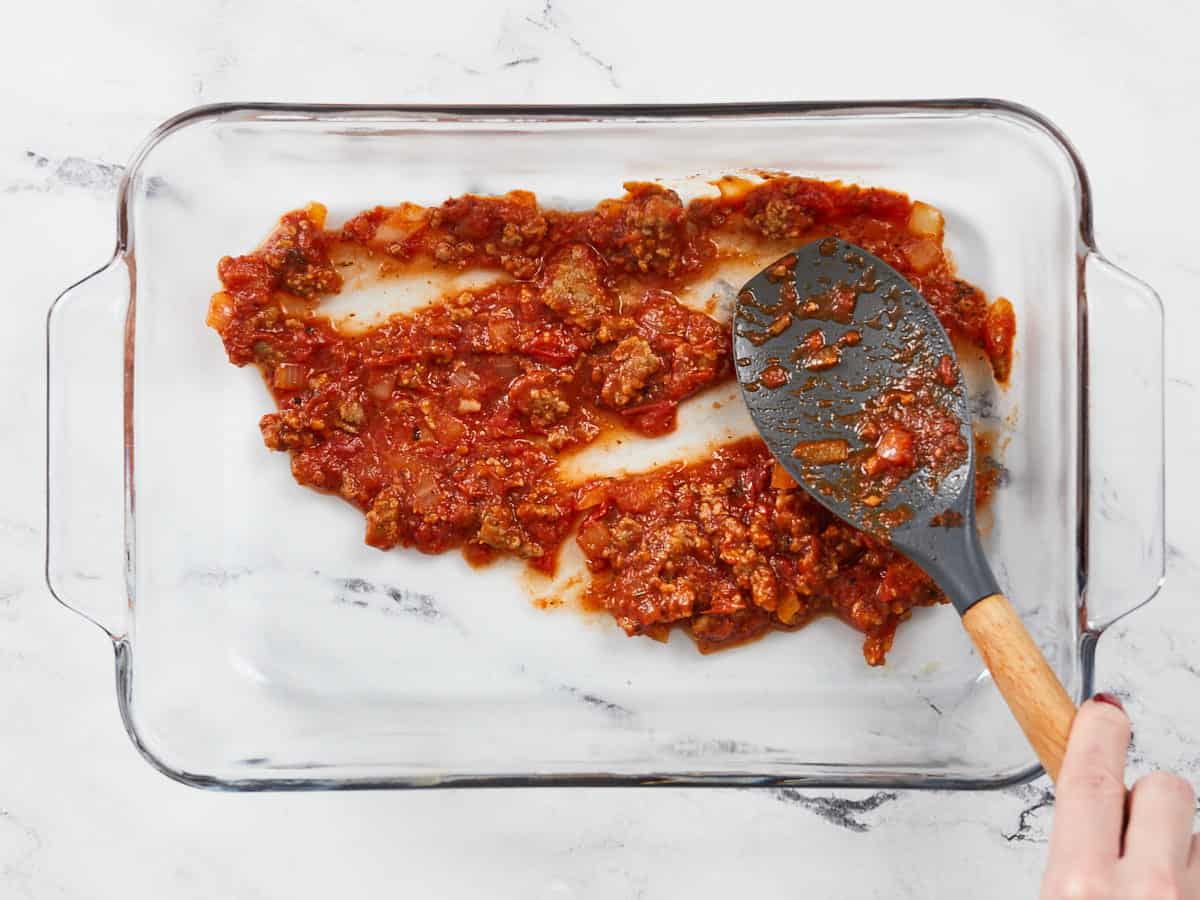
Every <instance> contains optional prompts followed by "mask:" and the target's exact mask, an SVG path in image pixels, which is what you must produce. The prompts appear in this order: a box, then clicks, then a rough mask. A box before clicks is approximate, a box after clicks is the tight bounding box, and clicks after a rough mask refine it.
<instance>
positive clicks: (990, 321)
mask: <svg viewBox="0 0 1200 900" xmlns="http://www.w3.org/2000/svg"><path fill="white" fill-rule="evenodd" d="M983 331H984V340H985V341H986V343H987V354H988V359H989V360H991V363H992V373H993V374H994V375H995V377H996V380H997V381H999V382H1000V383H1002V384H1003V383H1004V382H1006V381H1008V375H1009V372H1010V371H1011V369H1012V351H1013V339H1014V338H1015V337H1016V333H1017V320H1016V317H1015V316H1014V315H1013V307H1012V304H1011V303H1009V302H1008V300H1006V299H1005V298H1003V297H997V298H996V301H995V302H994V303H992V305H991V306H989V307H988V311H987V319H986V320H985V323H984V328H983Z"/></svg>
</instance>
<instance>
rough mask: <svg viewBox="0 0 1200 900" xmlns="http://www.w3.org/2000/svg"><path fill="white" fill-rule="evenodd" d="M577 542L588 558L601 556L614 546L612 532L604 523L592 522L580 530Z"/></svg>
mask: <svg viewBox="0 0 1200 900" xmlns="http://www.w3.org/2000/svg"><path fill="white" fill-rule="evenodd" d="M575 540H576V541H577V542H578V543H579V548H580V549H581V550H583V552H584V553H586V554H587V555H588V556H600V555H601V554H602V553H603V552H604V550H605V549H607V548H608V546H609V545H610V544H612V532H610V531H609V530H608V526H607V525H605V524H604V523H603V522H596V521H592V522H588V523H587V524H585V525H584V526H582V527H581V528H580V529H579V535H578V536H577V537H576V538H575Z"/></svg>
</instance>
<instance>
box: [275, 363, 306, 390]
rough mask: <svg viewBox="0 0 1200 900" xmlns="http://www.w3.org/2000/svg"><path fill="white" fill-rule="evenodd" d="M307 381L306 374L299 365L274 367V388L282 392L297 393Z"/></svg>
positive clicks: (285, 364)
mask: <svg viewBox="0 0 1200 900" xmlns="http://www.w3.org/2000/svg"><path fill="white" fill-rule="evenodd" d="M307 381H308V372H307V371H306V370H305V368H304V366H302V365H300V364H299V363H280V364H279V365H278V366H276V367H275V378H274V384H275V387H277V388H279V389H280V390H282V391H298V390H299V389H300V388H302V387H304V385H305V384H306V383H307Z"/></svg>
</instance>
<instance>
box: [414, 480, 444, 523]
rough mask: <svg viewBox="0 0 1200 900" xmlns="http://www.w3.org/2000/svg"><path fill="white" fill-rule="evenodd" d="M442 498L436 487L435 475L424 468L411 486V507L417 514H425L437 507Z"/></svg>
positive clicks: (439, 490) (439, 489)
mask: <svg viewBox="0 0 1200 900" xmlns="http://www.w3.org/2000/svg"><path fill="white" fill-rule="evenodd" d="M441 499H442V491H441V488H439V487H438V483H437V476H435V475H434V474H433V473H432V472H430V471H429V470H428V469H425V470H423V471H422V472H421V474H420V475H418V476H417V483H416V484H415V485H414V486H413V496H412V508H413V512H415V513H416V514H417V515H421V516H423V515H425V513H428V512H432V511H433V510H434V509H436V508H437V505H438V501H440V500H441Z"/></svg>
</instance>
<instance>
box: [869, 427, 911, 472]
mask: <svg viewBox="0 0 1200 900" xmlns="http://www.w3.org/2000/svg"><path fill="white" fill-rule="evenodd" d="M875 453H876V455H877V456H878V457H879V458H880V459H882V460H883V461H884V462H887V463H891V464H892V465H894V466H911V465H912V464H913V462H914V461H915V457H914V456H913V436H912V432H909V431H905V430H904V429H903V428H889V429H888V430H887V431H885V432H884V433H883V436H882V437H881V438H880V439H879V443H878V444H876V445H875Z"/></svg>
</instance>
